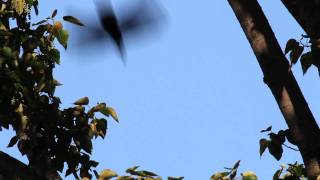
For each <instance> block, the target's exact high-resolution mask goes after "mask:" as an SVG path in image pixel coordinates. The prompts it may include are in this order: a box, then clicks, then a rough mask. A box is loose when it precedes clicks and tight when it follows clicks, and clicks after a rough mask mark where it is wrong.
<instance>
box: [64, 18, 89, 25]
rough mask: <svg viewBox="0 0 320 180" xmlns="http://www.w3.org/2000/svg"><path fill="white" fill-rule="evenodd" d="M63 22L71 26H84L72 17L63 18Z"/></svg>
mask: <svg viewBox="0 0 320 180" xmlns="http://www.w3.org/2000/svg"><path fill="white" fill-rule="evenodd" d="M63 20H65V21H67V22H70V23H72V24H76V25H79V26H84V24H83V23H82V22H81V21H80V20H79V19H77V18H75V17H73V16H63Z"/></svg>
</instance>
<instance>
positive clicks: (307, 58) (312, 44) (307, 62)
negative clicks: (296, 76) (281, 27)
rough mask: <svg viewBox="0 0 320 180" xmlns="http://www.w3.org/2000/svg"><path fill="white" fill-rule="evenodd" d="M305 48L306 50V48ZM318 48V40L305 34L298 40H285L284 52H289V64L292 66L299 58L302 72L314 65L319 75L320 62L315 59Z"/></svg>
mask: <svg viewBox="0 0 320 180" xmlns="http://www.w3.org/2000/svg"><path fill="white" fill-rule="evenodd" d="M306 49H307V50H306ZM319 50H320V42H319V40H315V39H311V38H310V37H308V36H307V35H301V38H300V39H299V41H297V40H295V39H289V40H288V41H287V44H286V47H285V50H284V53H285V54H288V53H289V59H290V62H291V63H290V66H293V65H294V64H296V63H297V62H298V60H299V59H300V63H301V68H302V72H303V74H305V73H307V71H308V69H309V68H310V67H311V66H312V65H314V66H315V67H316V68H318V72H319V75H320V64H319V62H318V61H317V60H316V59H317V58H315V57H317V55H318V54H319Z"/></svg>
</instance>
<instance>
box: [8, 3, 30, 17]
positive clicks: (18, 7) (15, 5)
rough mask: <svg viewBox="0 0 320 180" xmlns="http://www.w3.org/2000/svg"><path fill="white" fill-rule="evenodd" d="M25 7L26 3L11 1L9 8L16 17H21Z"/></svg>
mask: <svg viewBox="0 0 320 180" xmlns="http://www.w3.org/2000/svg"><path fill="white" fill-rule="evenodd" d="M25 6H26V3H25V1H24V0H11V7H12V9H13V10H15V11H16V12H17V14H18V15H21V14H22V13H23V12H24V9H25Z"/></svg>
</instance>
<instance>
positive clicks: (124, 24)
mask: <svg viewBox="0 0 320 180" xmlns="http://www.w3.org/2000/svg"><path fill="white" fill-rule="evenodd" d="M95 6H96V9H97V13H98V16H99V21H100V24H93V23H92V21H90V22H91V23H90V22H89V23H85V25H86V27H85V29H84V31H87V32H82V33H81V32H80V31H79V32H78V33H79V35H78V36H77V40H78V41H79V44H80V45H83V44H84V43H85V44H86V45H96V44H99V43H101V41H105V40H107V39H110V40H111V41H112V42H113V43H114V44H115V46H116V48H117V49H118V51H119V54H120V56H121V59H122V61H123V62H124V63H125V59H126V51H125V47H124V35H126V36H128V35H129V36H138V35H144V34H145V33H152V31H150V30H151V29H152V28H153V27H154V26H155V25H158V24H160V21H161V20H162V18H163V17H164V16H163V13H162V11H161V10H160V7H159V6H158V4H156V3H155V1H153V2H152V0H140V2H139V4H137V5H136V6H134V7H131V8H130V9H128V10H127V11H126V12H125V13H124V15H125V16H124V17H122V18H119V17H117V16H116V13H115V12H114V9H113V8H112V4H111V2H110V1H109V0H95ZM105 35H107V36H105ZM140 38H141V37H140Z"/></svg>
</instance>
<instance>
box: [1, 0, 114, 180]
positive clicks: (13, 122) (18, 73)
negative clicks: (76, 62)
mask: <svg viewBox="0 0 320 180" xmlns="http://www.w3.org/2000/svg"><path fill="white" fill-rule="evenodd" d="M32 8H33V9H34V11H35V13H36V14H38V1H37V0H7V1H0V130H2V129H3V128H5V129H9V127H12V129H13V130H14V131H15V132H16V135H15V136H14V137H12V138H11V140H10V142H9V143H8V147H13V146H17V147H18V149H19V151H20V152H21V154H22V155H27V157H28V159H29V165H30V166H34V165H39V164H37V163H39V162H41V161H42V162H44V159H45V158H49V159H50V161H51V162H52V163H51V164H52V166H53V167H54V169H56V170H57V171H60V172H62V171H63V169H64V165H65V164H67V165H68V168H67V171H66V176H67V175H69V174H74V175H75V176H76V177H77V176H78V175H80V177H82V178H84V177H89V178H91V173H90V172H91V170H92V168H94V167H96V166H97V165H98V163H97V162H96V161H93V160H91V159H90V154H91V152H92V139H93V138H96V137H98V136H100V137H101V138H104V137H105V136H106V133H107V119H106V118H107V117H112V118H113V119H115V120H116V121H118V117H117V115H116V112H115V111H114V109H113V108H111V107H108V106H107V105H106V104H105V103H98V104H97V105H96V106H94V107H92V108H89V109H86V108H87V107H86V105H87V104H88V103H89V99H88V98H87V97H85V98H81V99H79V100H78V101H76V102H75V103H74V106H73V107H69V108H66V109H61V108H60V104H61V101H60V99H59V97H57V96H55V89H56V87H57V86H59V85H61V83H59V82H58V81H57V80H56V79H55V78H54V77H53V69H54V68H55V67H56V65H58V64H60V52H59V50H58V49H57V47H56V46H55V43H54V41H55V40H57V41H58V42H59V43H60V44H61V45H62V46H63V47H64V48H65V49H66V48H67V43H68V37H69V34H68V31H67V30H65V29H64V28H63V25H62V22H61V21H57V20H55V17H56V15H57V10H55V11H53V13H52V14H51V15H50V16H49V17H48V18H45V19H44V20H42V21H40V22H37V23H32V21H31V15H30V14H31V13H30V12H31V9H32ZM64 20H65V21H68V22H71V23H74V24H77V25H83V24H82V23H81V22H80V21H79V20H77V19H76V18H74V17H72V16H65V17H64ZM96 113H101V114H102V115H104V116H105V118H98V117H97V116H96ZM99 117H101V116H99Z"/></svg>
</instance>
